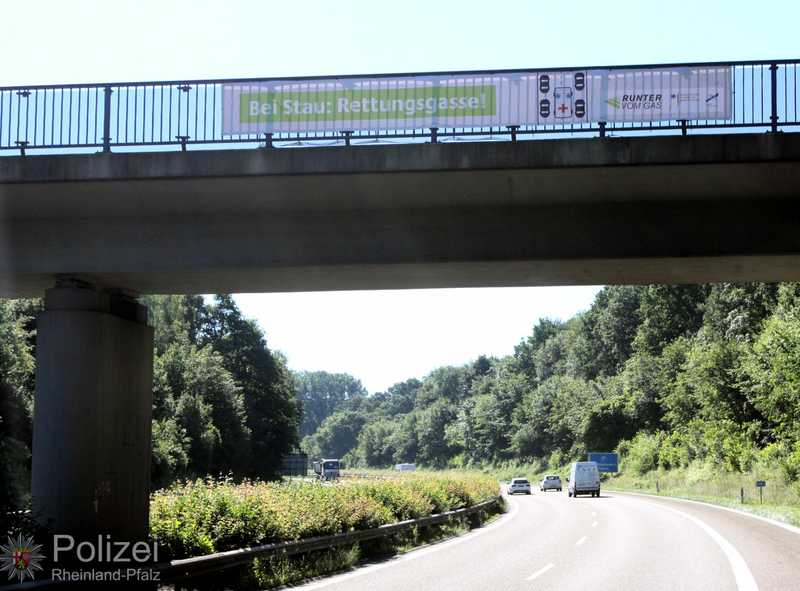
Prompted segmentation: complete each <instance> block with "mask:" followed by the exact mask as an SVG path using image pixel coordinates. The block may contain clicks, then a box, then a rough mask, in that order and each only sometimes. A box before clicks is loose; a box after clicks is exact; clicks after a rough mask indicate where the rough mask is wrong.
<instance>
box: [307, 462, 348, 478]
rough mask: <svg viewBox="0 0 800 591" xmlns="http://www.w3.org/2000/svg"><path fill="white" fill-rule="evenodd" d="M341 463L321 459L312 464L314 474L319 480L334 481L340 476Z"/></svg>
mask: <svg viewBox="0 0 800 591" xmlns="http://www.w3.org/2000/svg"><path fill="white" fill-rule="evenodd" d="M341 469H342V463H341V461H340V460H336V459H331V458H328V459H322V460H319V461H316V462H314V473H315V474H316V475H317V478H319V479H320V480H336V479H337V478H339V477H340V476H341V475H342V474H341Z"/></svg>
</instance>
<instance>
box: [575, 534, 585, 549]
mask: <svg viewBox="0 0 800 591" xmlns="http://www.w3.org/2000/svg"><path fill="white" fill-rule="evenodd" d="M585 541H586V536H583V537H582V538H581V539H580V540H578V541H577V542H575V547H576V548H577V547H578V546H582V545H583V543H584V542H585Z"/></svg>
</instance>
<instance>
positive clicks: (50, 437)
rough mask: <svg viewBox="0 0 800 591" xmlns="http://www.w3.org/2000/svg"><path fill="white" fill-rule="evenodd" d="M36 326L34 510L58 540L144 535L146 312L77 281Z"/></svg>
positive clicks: (59, 290) (149, 340)
mask: <svg viewBox="0 0 800 591" xmlns="http://www.w3.org/2000/svg"><path fill="white" fill-rule="evenodd" d="M44 308H45V309H44V312H42V313H41V315H40V316H39V320H38V324H37V326H38V335H37V350H36V357H37V367H36V407H35V412H34V430H33V475H32V487H31V488H32V491H31V492H32V495H33V509H34V512H35V514H36V515H37V518H38V519H39V521H40V523H41V524H42V525H45V526H47V527H48V528H49V529H50V530H51V531H52V532H53V533H55V534H71V535H73V536H75V537H76V538H82V539H90V538H92V537H93V538H94V539H96V536H97V535H98V534H110V535H111V537H112V539H114V540H145V539H146V536H147V534H148V504H149V489H150V447H151V443H150V431H151V424H150V422H151V415H152V397H153V395H152V390H153V329H152V328H151V327H149V326H147V308H146V307H144V306H142V305H140V304H138V303H137V302H136V301H134V300H132V299H130V298H128V297H125V296H124V295H122V294H115V293H110V292H107V291H99V290H97V289H94V288H92V287H87V286H83V285H79V284H62V285H58V286H56V287H54V288H52V289H49V290H47V292H46V296H45V306H44Z"/></svg>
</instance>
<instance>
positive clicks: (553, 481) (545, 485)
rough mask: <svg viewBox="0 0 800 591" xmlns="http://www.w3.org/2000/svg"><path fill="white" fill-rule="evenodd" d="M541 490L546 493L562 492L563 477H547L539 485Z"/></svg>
mask: <svg viewBox="0 0 800 591" xmlns="http://www.w3.org/2000/svg"><path fill="white" fill-rule="evenodd" d="M539 490H541V491H544V492H547V491H548V490H557V491H558V492H561V476H558V475H555V474H554V475H551V476H545V477H544V478H542V481H541V482H540V483H539Z"/></svg>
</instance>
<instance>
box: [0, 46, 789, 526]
mask: <svg viewBox="0 0 800 591" xmlns="http://www.w3.org/2000/svg"><path fill="white" fill-rule="evenodd" d="M796 63H797V62H796V61H791V62H787V61H785V60H784V61H771V62H748V63H740V64H710V65H709V64H705V65H702V64H701V65H697V64H695V65H680V67H678V66H675V65H668V66H658V67H655V66H648V67H644V66H640V67H635V68H633V70H632V71H634V72H635V73H636V72H645V74H646V73H647V72H650V74H649V75H650V76H651V77H650V78H646V79H647V80H649V82H647V84H650V85H651V86H652V84H654V82H653V78H652V72H653V71H658V72H667V73H670V76H671V75H672V73H674V72H672V70H675V71H677V72H678V79H679V80H684V78H682V77H684V76H688V75H689V74H687V72H690V73H691V72H697V71H703V72H707V71H713V72H717V71H722V72H723V74H724V76H726V78H725V80H727V81H728V82H726V83H725V84H729V85H731V86H732V87H733V88H729V90H731V97H732V98H731V100H730V102H729V103H728V104H726V106H725V109H727V111H726V112H724V113H722V112H718V113H715V116H719V117H720V119H707V118H706V119H698V118H696V117H699V114H698V113H695V114H694V115H695V118H693V119H679V120H678V119H675V120H659V121H657V122H648V121H641V120H638V121H626V120H622V121H616V122H612V121H603V120H598V121H587V122H578V123H575V122H572V123H569V124H566V123H565V124H563V125H553V124H552V123H551V122H550V120H548V121H547V122H544V123H543V122H542V120H541V119H537V122H536V123H534V124H530V125H527V124H519V125H518V124H517V123H519V120H518V119H513V118H512V119H509V120H508V121H511V123H512V124H509V125H504V126H496V127H491V126H490V127H485V126H482V125H481V126H478V125H477V124H476V126H475V127H469V126H465V125H464V123H465V121H464V120H462V121H461V127H451V128H447V127H437V126H435V125H434V124H437V125H438V123H437V122H436V121H433V122H431V121H429V120H426V122H427V123H430V124H431V127H429V128H428V129H426V130H424V131H423V130H420V129H416V128H414V129H401V130H399V131H398V130H387V129H383V128H380V123H375V124H374V125H376V126H378V127H379V128H380V129H378V130H377V131H375V130H371V129H369V128H366V129H361V130H358V129H357V130H352V129H333V130H328V129H322V131H319V130H316V131H315V130H313V129H312V130H310V131H309V130H306V131H302V132H292V131H286V128H285V127H281V126H280V125H278V124H279V123H280V124H281V125H283V123H282V122H280V121H267V122H266V123H264V125H266V127H263V128H260V127H258V126H259V125H261V123H260V122H259V121H256V122H255V123H252V124H251V123H249V122H248V123H247V125H255V127H250V128H247V129H245V130H241V129H238V130H234V132H237V131H238V133H234V132H231V129H228V132H229V133H227V134H225V133H223V131H222V129H217V126H220V127H221V128H223V129H224V124H225V122H224V118H225V115H224V109H222V107H221V106H220V105H218V104H217V103H216V101H217V98H218V99H219V102H220V103H223V102H224V97H225V96H226V95H225V92H226V90H225V89H226V88H227V87H228V86H230V87H231V88H233V87H236V85H238V87H239V88H240V90H239V91H240V92H243V91H242V90H241V87H242V86H243V85H244V86H248V87H249V86H253V85H255V86H257V87H258V88H260V86H258V84H260V83H256V82H254V81H207V82H203V81H200V82H197V81H194V82H190V83H179V82H168V83H147V84H141V83H131V84H128V85H121V84H113V85H112V84H109V85H83V86H81V85H76V86H75V87H59V88H52V87H31V88H22V87H19V88H11V89H0V150H6V151H7V153H11V154H14V155H12V156H9V157H3V158H0V297H23V296H26V297H27V296H41V295H42V294H45V311H44V312H43V314H42V315H41V317H40V319H39V323H38V330H39V333H38V344H37V376H36V379H37V392H36V411H35V413H36V414H35V418H34V447H33V486H32V490H33V495H34V503H35V508H36V509H37V510H38V511H39V512H40V513H41V515H42V518H43V519H46V520H50V521H51V523H52V525H53V527H54V528H56V529H57V530H59V531H68V532H74V533H76V534H77V535H81V536H91V535H93V534H96V533H97V532H102V533H109V534H112V535H114V536H115V537H117V538H121V539H141V538H142V537H143V536H145V535H146V532H147V504H148V489H149V455H150V409H151V400H152V346H153V344H152V339H153V336H152V328H150V327H148V326H147V311H146V309H144V308H143V307H142V306H141V305H140V304H138V303H137V302H136V300H135V298H136V296H137V295H139V294H146V293H209V292H248V291H250V292H267V291H299V290H345V289H384V288H387V289H388V288H412V287H462V286H473V287H474V286H519V285H557V284H562V285H563V284H601V283H605V284H608V283H651V282H666V283H682V282H685V283H693V282H707V281H753V280H765V281H778V280H799V279H800V265H799V264H798V263H800V235H798V233H797V231H796V229H797V227H798V222H799V221H800V202H798V199H797V196H798V189H797V187H798V186H800V184H799V183H798V181H800V135H799V134H794V133H789V132H790V131H791V130H793V129H797V126H798V125H800V117H798V113H797V108H796V104H797V76H796V71H797V68H796ZM620 70H624V69H620ZM565 72H567V73H566V74H565ZM598 72H599V73H598ZM609 72H610V73H609ZM629 73H630V72H628V71H627V70H625V71H623V72H622V73H618V72H617V71H616V69H614V68H609V69H608V72H605V70H603V71H601V70H598V69H591V68H582V69H574V71H572V70H571V71H557V72H550V71H540V72H538V73H530V72H528V73H527V74H526V73H521V72H519V71H514V72H500V73H498V72H491V73H457V76H456V74H453V76H456V77H460V78H459V79H461V78H464V77H469V76H473V77H480V78H481V79H487V80H490V81H492V80H495V79H497V80H499V82H497V84H496V86H497V88H498V89H500V90H502V88H504V87H503V86H502V84H506V83H507V81H508V80H511V81H512V82H513V81H515V80H517V81H518V80H520V79H524V80H525V82H524V84H528V85H529V86H530V87H532V88H534V89H535V90H536V91H537V92H538V93H539V94H538V95H537V96H543V95H542V93H544V95H546V96H549V97H551V98H555V97H553V96H552V91H551V90H550V87H549V86H548V87H547V90H546V91H545V90H542V89H543V88H545V85H544V83H543V80H544V79H547V80H551V81H553V84H555V83H559V84H561V83H563V80H564V79H565V78H564V76H567V78H568V79H569V80H570V81H571V82H570V83H571V84H573V89H578V87H579V86H581V85H582V84H584V83H583V82H580V83H579V81H580V80H583V78H581V77H580V75H581V74H584V75H585V76H586V78H587V79H589V80H592V79H593V78H592V76H595V78H596V79H602V80H604V81H605V82H608V80H609V79H613V77H614V76H620V77H621V78H620V79H621V80H623V81H625V80H628V78H630V76H628V75H629ZM764 74H766V83H765V82H764V80H765V78H764ZM534 75H535V78H531V76H534ZM525 76H528V78H525ZM626 76H627V77H628V78H626ZM636 76H638V74H636ZM636 76H633V78H630V79H632V80H639V78H637V77H636ZM659 76H661V74H659ZM665 76H666V75H665ZM715 76H717V74H715ZM401 77H408V75H403V76H401ZM440 77H441V75H440ZM520 77H521V78H520ZM559 77H560V78H559ZM395 78H397V77H395ZM662 78H663V77H662ZM643 79H644V78H643ZM659 79H661V78H659ZM664 79H667V78H664ZM668 79H670V80H671V79H672V78H668ZM337 80H339V79H337ZM359 80H360V79H359ZM426 80H427V79H426ZM531 80H533V81H531ZM557 80H561V82H555V81H557ZM504 81H505V82H504ZM267 82H269V83H270V84H277V82H275V81H267ZM278 82H280V83H281V84H284V85H286V84H305V83H306V82H303V81H302V80H294V79H293V80H283V81H278ZM345 82H346V84H345V83H343V84H344V86H345V87H347V88H350V87H351V86H352V84H354V82H353V81H352V80H350V81H347V80H345ZM362 82H363V80H362ZM315 83H319V84H325V85H330V84H333V82H332V81H330V80H327V79H322V80H321V81H320V80H317V82H315ZM626 83H627V82H626ZM681 83H683V82H681ZM265 84H266V82H265ZM336 84H339V82H338V81H337V82H336ZM348 84H349V85H350V86H348ZM548 84H550V82H548ZM714 84H717V82H714ZM737 84H738V86H737ZM487 85H488V83H485V82H482V83H481V86H480V88H481V89H484V88H486V87H487ZM488 86H491V85H488ZM723 86H724V85H723ZM265 88H266V86H265ZM326 88H327V86H326ZM426 88H427V87H426ZM725 88H728V87H727V86H726V87H725ZM165 89H167V90H165ZM209 89H211V90H209ZM269 89H270V90H269V92H278V91H275V90H274V89H273V87H269ZM582 89H583V86H581V90H582ZM500 90H498V93H499V92H500ZM701 90H703V89H701ZM259 92H260V91H259ZM264 92H267V91H264ZM326 92H327V91H326ZM348 92H351V91H350V90H348ZM425 92H428V91H425ZM465 92H466V91H465ZM576 92H578V91H577V90H576ZM165 93H166V94H165ZM547 93H550V94H547ZM759 93H760V94H759ZM650 95H652V96H660V95H656V94H653V92H650V94H649V95H648V96H650ZM159 96H160V98H161V101H162V102H161V104H160V105H159V103H158V98H159ZM165 96H166V102H164V98H165ZM257 96H261V94H258V95H257ZM459 96H460V95H459ZM464 96H467V95H466V94H465V95H464ZM498 96H500V95H499V94H498ZM576 96H577V95H576ZM592 96H593V97H594V95H592ZM623 96H628V95H627V94H626V95H623ZM635 96H640V95H635ZM676 96H684V95H676ZM686 96H689V95H688V94H687V95H686ZM698 96H699V95H698ZM703 96H705V95H703ZM708 96H713V93H712V94H709V95H708ZM742 96H744V98H743V99H742V102H741V104H739V103H738V100H739V99H740V97H742ZM123 97H124V98H123ZM422 97H423V98H422V100H423V103H424V101H426V100H429V98H430V97H428V95H422ZM425 97H428V98H425ZM594 98H596V97H594ZM259 100H261V99H259ZM363 100H365V101H366V99H363ZM468 100H469V97H467V98H465V101H468ZM476 100H477V99H476ZM531 100H532V104H534V105H535V106H536V107H537V108H539V109H540V110H539V111H538V112H537V113H536V114H535V117H534V118H536V117H539V118H541V117H544V115H542V113H543V112H544V111H543V110H542V109H543V104H544V103H542V102H541V101H542V100H549V99H541V100H539V99H537V100H536V101H533V99H531ZM571 100H573V102H571V103H570V104H569V108H570V109H572V111H571V112H572V113H573V116H574V117H577V116H578V115H577V114H578V113H580V112H582V111H580V110H579V109H578V106H579V103H578V102H577V100H574V97H573V99H571ZM578 100H583V99H578ZM609 100H611V99H609ZM73 101H74V102H75V103H77V104H76V105H75V104H73ZM65 102H67V103H68V106H67V107H66V110H65V111H64V110H63V109H64V103H65ZM595 102H596V101H595ZM612 102H613V101H612ZM245 103H247V101H243V102H242V104H245ZM212 104H214V105H215V107H214V108H213V109H211V108H210V105H212ZM265 104H268V103H265ZM348 104H350V105H351V103H348ZM362 104H363V105H366V104H368V103H367V102H363V103H362ZM464 104H467V102H465V103H464ZM548 104H549V103H548ZM554 104H555V103H554ZM591 104H594V103H590V105H591ZM56 105H59V106H56ZM561 106H564V105H563V104H562V105H561ZM59 108H61V109H62V110H61V114H60V115H59V116H56V114H55V113H57V112H58V109H59ZM259 108H260V107H259ZM266 108H267V107H264V109H266ZM348 108H352V106H350V107H348ZM359 108H360V107H359ZM548 108H549V107H548ZM565 108H566V107H565ZM698 108H700V107H698ZM703 108H705V107H703ZM586 109H587V111H585V114H586V113H588V114H589V115H592V113H594V112H593V111H591V110H590V108H589V107H586ZM604 109H606V112H604V113H605V114H604V116H605V115H607V114H608V113H607V109H608V107H604ZM173 110H174V116H175V119H174V121H173V119H172V115H173ZM256 111H257V112H259V113H260V112H261V111H258V109H256ZM167 113H169V116H168V115H167ZM549 115H550V113H549V112H548V116H549ZM673 115H675V113H673ZM705 115H706V116H708V113H705ZM258 116H260V115H258ZM481 116H482V115H481ZM592 116H593V115H592ZM726 116H727V118H725V117H726ZM167 117H169V123H168V125H167V126H166V127H167V129H166V131H164V130H163V126H164V125H165V124H164V121H165V119H167ZM241 121H250V120H247V119H246V118H240V120H239V122H240V123H241ZM443 121H447V120H446V119H443ZM481 122H485V120H484V119H481ZM289 123H291V122H289ZM301 123H302V124H303V125H306V126H308V125H309V123H308V121H305V120H304V121H301ZM353 123H354V122H353V121H346V122H344V123H342V122H338V123H336V124H337V125H339V126H340V127H341V126H343V125H353ZM356 123H358V122H356ZM395 124H396V122H395ZM287 125H288V123H287ZM331 125H333V124H331ZM359 125H360V124H359ZM364 125H371V123H368V124H364ZM157 126H162V130H161V131H160V132H159V133H156V128H157ZM270 126H272V127H270ZM353 126H355V125H353ZM260 129H268V130H269V131H265V132H263V133H262V132H261V131H259V130H260ZM65 130H66V131H65ZM59 131H61V133H60V134H59ZM498 137H499V138H500V141H498ZM15 138H21V139H15ZM455 138H462V139H463V138H466V139H471V140H483V141H455ZM397 141H402V143H401V144H397V143H395V144H387V143H386V142H397ZM297 142H302V143H303V144H307V145H303V146H300V147H297V146H295V144H296V143H297ZM376 142H378V143H377V144H376ZM319 144H322V145H319ZM326 144H335V145H326ZM234 146H235V147H238V148H242V149H219V148H224V147H234ZM290 146H293V147H291V148H290ZM175 148H177V150H176V149H175ZM195 148H197V149H195ZM199 148H203V149H199ZM209 148H216V149H209ZM156 149H160V150H166V151H154V150H156ZM11 150H13V152H11ZM87 150H90V151H92V152H97V153H85V152H86V151H87ZM40 152H41V153H40ZM16 154H19V155H16ZM23 154H24V155H23Z"/></svg>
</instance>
